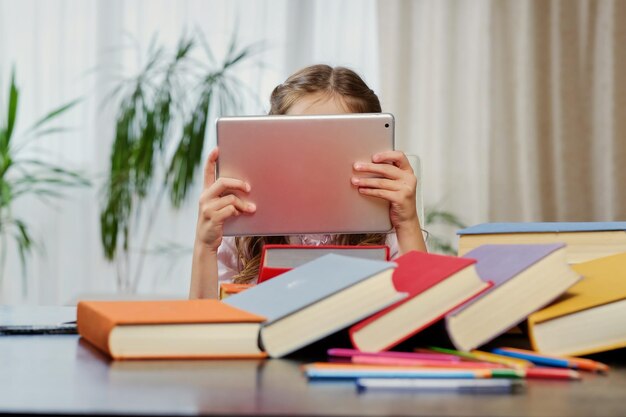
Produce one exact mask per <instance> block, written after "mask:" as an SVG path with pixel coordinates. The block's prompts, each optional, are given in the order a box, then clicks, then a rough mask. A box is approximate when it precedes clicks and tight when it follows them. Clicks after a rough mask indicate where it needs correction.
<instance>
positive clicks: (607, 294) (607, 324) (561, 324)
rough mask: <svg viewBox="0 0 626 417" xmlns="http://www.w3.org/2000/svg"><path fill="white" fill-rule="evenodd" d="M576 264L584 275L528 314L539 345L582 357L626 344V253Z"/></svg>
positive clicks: (550, 351) (534, 341) (547, 350)
mask: <svg viewBox="0 0 626 417" xmlns="http://www.w3.org/2000/svg"><path fill="white" fill-rule="evenodd" d="M573 269H574V270H575V271H576V272H578V273H579V274H581V275H582V276H583V277H584V278H583V279H582V280H581V281H580V282H578V283H577V284H575V285H574V286H572V287H571V288H570V289H569V290H568V291H567V292H566V293H565V294H564V295H563V297H561V298H560V299H558V300H557V301H556V302H555V303H553V304H551V305H550V306H548V307H546V308H544V309H542V310H540V311H537V312H536V313H534V314H531V315H530V316H529V317H528V330H529V335H530V340H531V343H532V346H533V349H535V350H537V351H539V352H542V353H547V354H554V355H570V356H577V355H587V354H590V353H596V352H602V351H606V350H612V349H617V348H623V347H626V253H621V254H618V255H612V256H608V257H605V258H601V259H596V260H593V261H589V262H584V263H580V264H577V265H574V266H573Z"/></svg>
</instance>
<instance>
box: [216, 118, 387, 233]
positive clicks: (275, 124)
mask: <svg viewBox="0 0 626 417" xmlns="http://www.w3.org/2000/svg"><path fill="white" fill-rule="evenodd" d="M217 145H218V147H219V151H220V152H219V160H218V165H217V175H218V177H230V178H237V179H241V180H245V181H247V182H248V183H249V184H250V185H251V188H252V190H251V192H250V193H249V194H248V195H243V193H239V192H237V194H238V195H239V196H240V197H241V198H243V199H244V200H245V201H251V202H253V203H255V204H256V206H257V210H256V212H255V213H254V214H252V215H248V214H242V215H240V216H237V217H232V218H230V219H228V220H227V221H226V222H225V224H224V235H225V236H241V235H290V234H318V233H324V234H336V233H337V234H339V233H371V232H388V231H390V230H391V222H390V220H389V203H388V202H387V201H385V200H383V199H380V198H375V197H369V196H364V195H362V194H360V193H359V192H358V189H357V188H356V187H355V186H354V185H352V183H351V182H350V178H351V177H352V176H353V175H354V174H355V171H354V170H353V165H354V163H355V162H357V161H365V162H369V161H371V157H372V154H374V153H376V152H380V151H386V150H392V149H394V119H393V116H392V115H391V114H386V113H376V114H371V113H367V114H362V113H361V114H345V115H313V116H311V115H307V116H245V117H222V118H220V119H218V120H217ZM359 175H361V176H363V174H359ZM369 176H372V175H369Z"/></svg>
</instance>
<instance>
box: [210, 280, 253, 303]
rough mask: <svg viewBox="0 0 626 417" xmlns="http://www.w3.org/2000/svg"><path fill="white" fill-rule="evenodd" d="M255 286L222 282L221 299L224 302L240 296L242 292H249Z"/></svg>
mask: <svg viewBox="0 0 626 417" xmlns="http://www.w3.org/2000/svg"><path fill="white" fill-rule="evenodd" d="M253 285H254V284H235V283H232V282H222V283H221V284H220V293H219V299H220V300H223V299H225V298H226V297H230V296H231V295H233V294H239V293H240V292H241V291H244V290H247V289H248V288H250V287H252V286H253Z"/></svg>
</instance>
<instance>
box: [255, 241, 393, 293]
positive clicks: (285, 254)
mask: <svg viewBox="0 0 626 417" xmlns="http://www.w3.org/2000/svg"><path fill="white" fill-rule="evenodd" d="M330 253H334V254H337V255H344V256H354V257H356V258H363V259H374V260H379V261H388V260H389V247H388V246H385V245H370V246H365V245H363V246H352V245H319V246H310V245H309V246H307V245H265V246H263V251H262V252H261V263H260V267H259V279H258V281H257V283H259V284H260V283H262V282H264V281H267V280H268V279H271V278H274V277H275V276H277V275H280V274H282V273H284V272H287V271H289V270H290V269H293V268H296V267H298V266H300V265H302V264H305V263H307V262H310V261H312V260H314V259H317V258H319V257H321V256H324V255H328V254H330Z"/></svg>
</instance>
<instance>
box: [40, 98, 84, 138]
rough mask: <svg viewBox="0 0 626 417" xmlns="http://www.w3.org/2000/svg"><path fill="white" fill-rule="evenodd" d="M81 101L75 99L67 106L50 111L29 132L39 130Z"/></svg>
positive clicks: (80, 99)
mask: <svg viewBox="0 0 626 417" xmlns="http://www.w3.org/2000/svg"><path fill="white" fill-rule="evenodd" d="M81 101H82V98H77V99H75V100H72V101H70V102H69V103H67V104H64V105H62V106H61V107H58V108H56V109H54V110H52V111H51V112H50V113H48V114H46V115H45V116H44V117H43V118H41V119H40V120H38V121H37V122H36V123H35V124H34V125H33V126H32V127H31V128H30V129H29V131H32V130H35V129H38V128H40V127H41V126H43V125H44V124H46V123H47V122H49V121H50V120H53V119H55V118H56V117H58V116H60V115H61V114H63V113H65V112H66V111H68V110H69V109H71V108H72V107H74V106H76V105H77V104H78V103H80V102H81Z"/></svg>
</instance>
